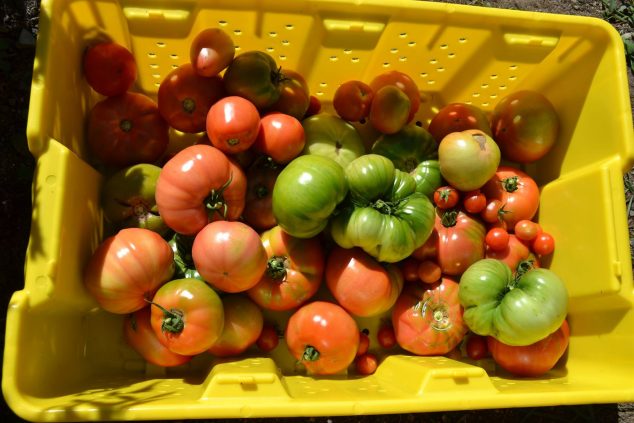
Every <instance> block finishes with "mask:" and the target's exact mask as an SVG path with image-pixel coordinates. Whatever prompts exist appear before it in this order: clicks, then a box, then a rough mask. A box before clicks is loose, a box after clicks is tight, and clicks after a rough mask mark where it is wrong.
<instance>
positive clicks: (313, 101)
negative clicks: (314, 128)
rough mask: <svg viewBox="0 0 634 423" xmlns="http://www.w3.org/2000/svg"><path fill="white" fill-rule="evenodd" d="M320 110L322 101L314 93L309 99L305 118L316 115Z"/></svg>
mask: <svg viewBox="0 0 634 423" xmlns="http://www.w3.org/2000/svg"><path fill="white" fill-rule="evenodd" d="M320 111H321V101H320V100H319V99H318V98H317V97H315V96H314V95H311V96H310V97H309V99H308V109H307V110H306V113H305V114H304V119H305V118H307V117H310V116H313V115H316V114H318V113H319V112H320Z"/></svg>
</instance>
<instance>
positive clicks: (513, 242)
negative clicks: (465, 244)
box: [486, 228, 530, 272]
mask: <svg viewBox="0 0 634 423" xmlns="http://www.w3.org/2000/svg"><path fill="white" fill-rule="evenodd" d="M495 229H496V228H494V229H491V230H495ZM501 230H502V231H504V229H501ZM504 232H506V231H504ZM529 255H530V250H529V249H528V247H527V246H526V244H524V243H523V242H522V241H520V240H519V239H518V238H517V237H516V236H515V235H513V234H511V235H508V241H507V244H506V246H504V248H502V249H500V250H494V249H492V248H491V247H490V246H487V249H486V258H493V259H496V260H501V261H503V262H504V263H506V264H507V265H508V266H509V267H510V268H511V270H512V271H513V272H515V270H516V269H517V266H518V265H519V264H520V262H521V261H522V260H526V259H528V257H529Z"/></svg>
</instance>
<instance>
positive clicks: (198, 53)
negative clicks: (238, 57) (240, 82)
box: [189, 28, 235, 76]
mask: <svg viewBox="0 0 634 423" xmlns="http://www.w3.org/2000/svg"><path fill="white" fill-rule="evenodd" d="M234 56H235V48H234V45H233V40H232V39H231V37H230V36H229V34H227V33H226V32H225V31H223V30H222V29H220V28H207V29H204V30H202V31H200V32H199V33H198V34H197V35H196V37H194V39H193V40H192V43H191V46H190V48H189V60H190V62H191V64H192V66H193V67H194V69H195V70H196V72H197V73H198V75H200V76H214V75H218V74H219V73H220V72H221V71H222V70H223V69H225V68H226V67H227V66H229V65H230V64H231V61H232V60H233V58H234Z"/></svg>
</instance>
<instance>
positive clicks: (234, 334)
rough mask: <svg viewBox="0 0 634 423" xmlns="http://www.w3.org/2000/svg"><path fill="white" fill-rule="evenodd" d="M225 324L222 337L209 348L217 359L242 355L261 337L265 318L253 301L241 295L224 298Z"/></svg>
mask: <svg viewBox="0 0 634 423" xmlns="http://www.w3.org/2000/svg"><path fill="white" fill-rule="evenodd" d="M222 307H223V310H224V317H225V323H224V326H223V329H222V333H221V334H220V337H219V338H218V339H217V340H216V342H214V343H213V345H212V346H211V347H210V348H209V352H210V353H211V354H213V355H215V356H217V357H229V356H234V355H239V354H242V353H243V352H245V351H246V350H247V348H249V347H250V346H251V345H253V344H255V342H256V341H257V340H258V338H259V337H260V333H261V332H262V327H263V326H264V318H263V317H262V311H261V310H260V308H259V307H258V306H257V305H255V303H254V302H253V301H251V300H250V299H248V298H247V297H244V296H241V295H225V296H224V297H222Z"/></svg>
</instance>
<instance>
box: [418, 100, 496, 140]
mask: <svg viewBox="0 0 634 423" xmlns="http://www.w3.org/2000/svg"><path fill="white" fill-rule="evenodd" d="M467 129H479V130H481V131H483V132H485V133H486V134H487V135H489V136H491V135H492V134H491V127H490V125H489V119H488V118H487V116H486V114H485V113H484V111H482V109H480V108H478V107H476V106H474V105H471V104H465V103H451V104H448V105H446V106H445V107H443V108H442V109H440V111H439V112H438V113H437V114H436V115H435V116H434V117H433V118H432V120H431V122H430V123H429V133H430V134H432V136H433V137H434V139H435V140H436V142H437V143H439V144H440V141H442V139H443V138H445V136H447V135H449V134H450V133H452V132H462V131H465V130H467Z"/></svg>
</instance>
